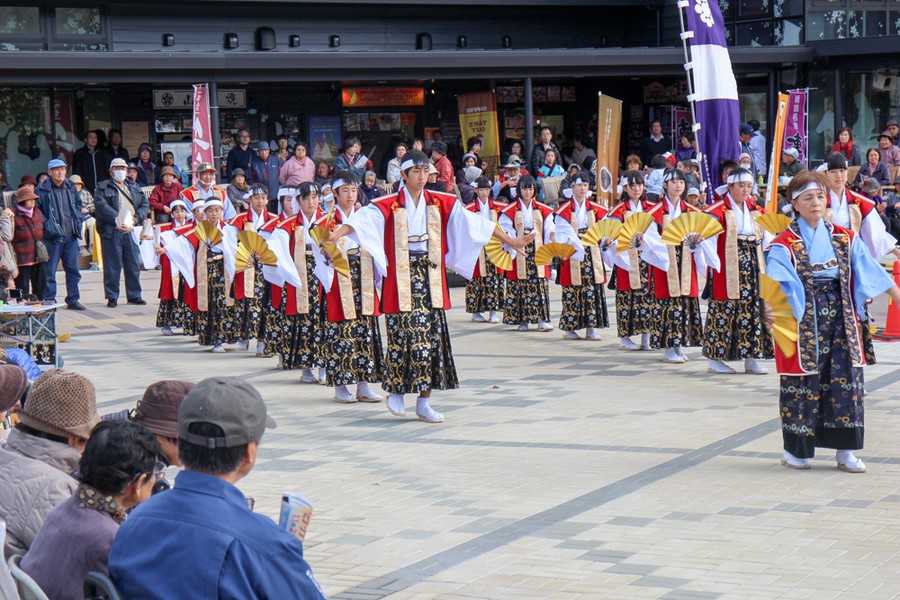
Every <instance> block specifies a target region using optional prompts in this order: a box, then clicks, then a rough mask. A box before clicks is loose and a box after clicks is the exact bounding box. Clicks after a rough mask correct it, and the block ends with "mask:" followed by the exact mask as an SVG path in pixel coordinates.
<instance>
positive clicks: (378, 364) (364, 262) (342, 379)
mask: <svg viewBox="0 0 900 600" xmlns="http://www.w3.org/2000/svg"><path fill="white" fill-rule="evenodd" d="M358 185H359V180H358V179H357V177H356V176H355V175H354V174H353V173H351V172H350V171H336V172H335V174H334V179H333V180H332V182H331V189H332V190H333V193H334V198H335V203H334V207H333V208H332V209H331V210H329V211H328V214H326V215H323V216H321V217H319V219H318V220H317V221H316V222H315V227H323V228H325V229H326V230H328V231H330V232H332V233H334V231H336V230H338V229H341V228H342V226H343V224H345V223H346V222H347V221H348V219H350V217H351V216H353V215H354V214H356V212H357V208H356V201H357V197H358V195H359V189H358ZM338 246H339V248H340V250H341V253H342V254H344V255H345V256H346V257H347V261H348V262H349V263H350V274H349V275H344V274H342V273H339V272H337V271H336V270H334V269H330V270H329V271H328V272H321V271H320V275H321V278H320V281H321V282H322V284H323V285H324V286H325V292H326V301H325V305H326V308H327V318H328V321H327V323H325V385H327V386H329V387H333V388H334V399H335V401H336V402H340V403H343V404H349V403H353V402H381V401H382V400H383V399H384V398H382V397H381V396H379V395H378V394H377V393H376V392H375V391H373V390H371V389H370V388H369V384H370V383H378V382H380V381H381V380H382V377H383V376H384V365H383V358H382V354H383V353H382V350H381V331H380V329H379V327H378V316H379V315H380V314H381V309H380V302H379V299H378V294H377V292H376V289H375V264H374V261H373V258H372V254H371V252H369V251H368V250H367V249H365V248H362V247H361V245H360V243H359V241H358V240H357V239H354V238H353V237H351V236H348V237H346V238H344V239H342V240H340V241H339V242H338ZM319 266H321V265H319ZM308 273H309V271H308V270H307V274H308ZM353 384H356V394H355V395H354V394H352V393H351V392H350V390H349V388H348V386H351V385H353Z"/></svg>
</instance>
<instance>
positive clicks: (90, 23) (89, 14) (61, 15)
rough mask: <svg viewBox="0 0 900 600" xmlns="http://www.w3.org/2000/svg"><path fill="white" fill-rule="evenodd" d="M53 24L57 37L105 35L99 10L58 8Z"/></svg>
mask: <svg viewBox="0 0 900 600" xmlns="http://www.w3.org/2000/svg"><path fill="white" fill-rule="evenodd" d="M53 22H54V32H55V33H56V35H57V36H68V35H79V36H80V35H100V34H102V33H103V27H102V24H101V21H100V9H99V8H57V9H55V14H54V21H53Z"/></svg>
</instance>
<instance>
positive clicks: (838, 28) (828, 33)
mask: <svg viewBox="0 0 900 600" xmlns="http://www.w3.org/2000/svg"><path fill="white" fill-rule="evenodd" d="M807 24H808V26H809V34H808V36H807V39H808V40H810V41H814V40H842V39H844V38H846V37H847V11H844V10H829V11H825V12H810V13H809V19H808V20H807Z"/></svg>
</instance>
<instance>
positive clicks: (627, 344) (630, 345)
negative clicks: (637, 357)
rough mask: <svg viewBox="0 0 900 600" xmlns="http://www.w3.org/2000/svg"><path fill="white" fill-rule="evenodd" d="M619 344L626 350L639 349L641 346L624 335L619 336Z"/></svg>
mask: <svg viewBox="0 0 900 600" xmlns="http://www.w3.org/2000/svg"><path fill="white" fill-rule="evenodd" d="M619 345H620V346H622V347H623V348H625V349H626V350H637V349H638V348H640V346H638V345H637V344H635V343H634V342H633V341H631V338H628V337H623V338H619Z"/></svg>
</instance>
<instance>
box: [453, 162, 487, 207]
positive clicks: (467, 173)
mask: <svg viewBox="0 0 900 600" xmlns="http://www.w3.org/2000/svg"><path fill="white" fill-rule="evenodd" d="M477 160H478V157H477V156H475V155H474V154H464V155H463V157H462V167H461V168H460V169H459V170H457V171H456V188H457V189H458V190H459V195H460V197H461V198H462V202H463V204H471V203H472V202H473V201H474V200H475V189H474V188H473V187H472V184H473V182H474V181H475V180H476V179H478V178H479V177H481V175H482V171H481V169H479V168H478V167H476V166H475V161H477Z"/></svg>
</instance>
